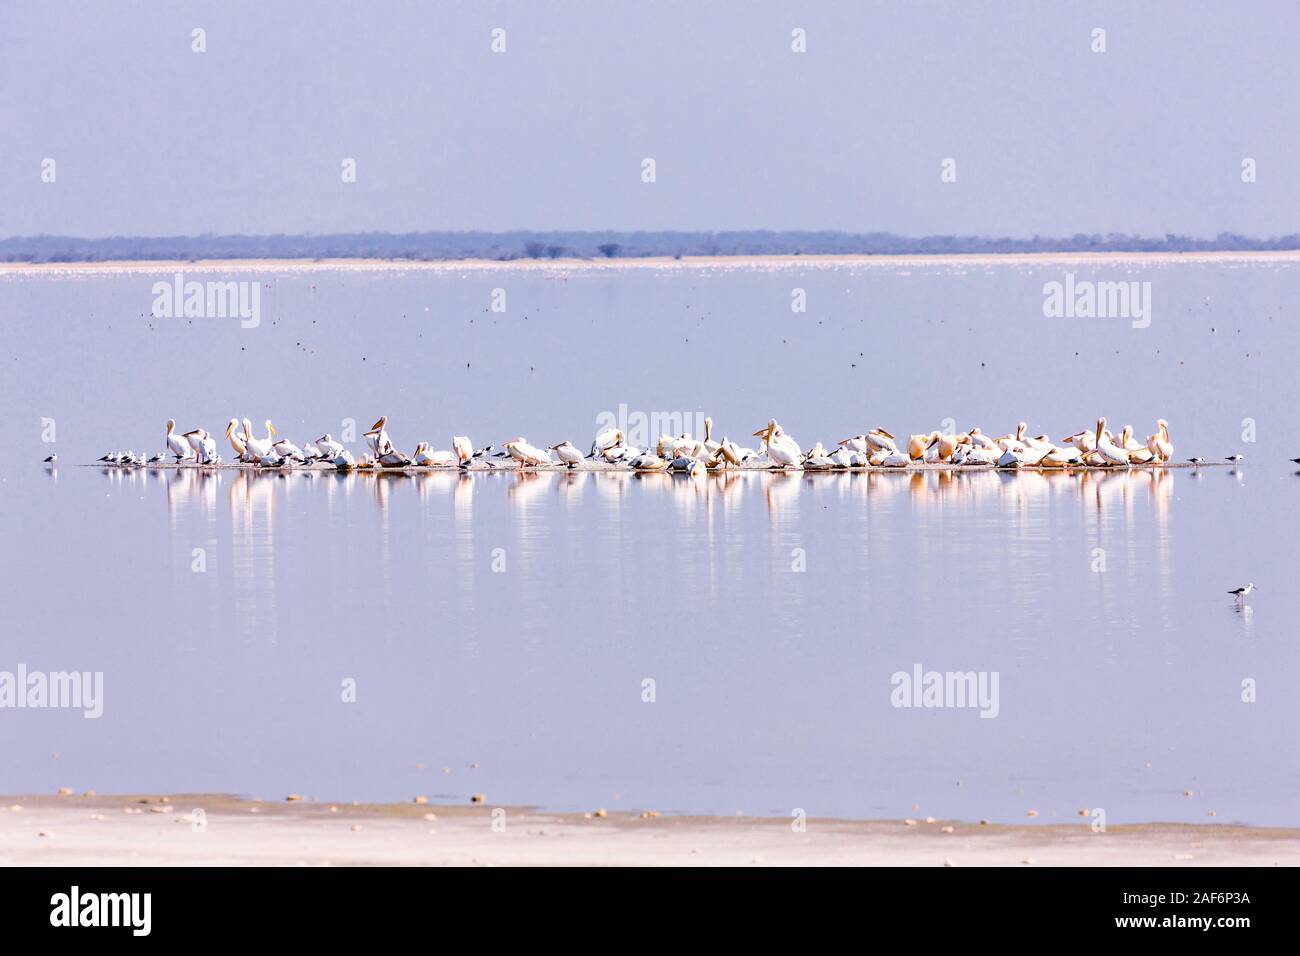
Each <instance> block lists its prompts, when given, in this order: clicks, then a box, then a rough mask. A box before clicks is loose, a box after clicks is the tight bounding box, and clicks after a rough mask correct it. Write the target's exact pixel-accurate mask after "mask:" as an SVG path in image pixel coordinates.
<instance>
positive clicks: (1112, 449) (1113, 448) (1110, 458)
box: [1096, 418, 1129, 465]
mask: <svg viewBox="0 0 1300 956" xmlns="http://www.w3.org/2000/svg"><path fill="white" fill-rule="evenodd" d="M1096 441H1097V454H1098V455H1100V456H1101V458H1102V460H1103V461H1104V462H1105V463H1106V464H1108V465H1127V464H1128V463H1129V456H1128V452H1127V451H1126V450H1124V448H1122V447H1121V446H1119V445H1116V444H1115V441H1114V439H1112V438H1111V435H1110V432H1108V431H1106V419H1105V418H1099V419H1097V433H1096Z"/></svg>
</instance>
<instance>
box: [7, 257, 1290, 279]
mask: <svg viewBox="0 0 1300 956" xmlns="http://www.w3.org/2000/svg"><path fill="white" fill-rule="evenodd" d="M1126 262H1128V263H1151V264H1173V263H1180V262H1188V263H1232V262H1239V263H1293V262H1300V250H1276V251H1272V250H1270V251H1257V252H1245V251H1243V252H1228V251H1224V252H1034V253H1007V254H1002V255H989V254H983V253H966V254H954V255H906V254H900V255H880V256H870V255H826V256H816V255H809V256H804V255H799V256H793V255H786V256H683V257H682V258H680V259H676V258H672V257H670V256H647V257H644V258H636V259H436V260H429V261H414V260H410V259H196V260H194V261H180V260H145V259H141V260H126V261H105V262H0V277H5V276H17V277H23V276H28V277H37V276H55V277H57V276H72V275H96V274H102V275H120V274H123V273H141V274H155V273H163V272H173V273H174V272H185V273H201V272H219V273H230V272H280V273H283V272H342V271H346V272H468V271H485V270H487V271H496V270H505V269H512V270H520V271H526V272H542V273H556V272H559V273H570V272H576V271H623V270H629V269H642V270H644V269H650V270H665V269H752V270H775V269H791V268H793V269H801V268H806V269H817V268H843V267H857V266H862V267H870V266H882V267H886V268H908V267H912V266H936V265H953V266H963V267H965V266H996V265H1011V266H1034V265H1056V264H1065V265H1069V264H1078V265H1086V264H1094V265H1105V264H1108V263H1126Z"/></svg>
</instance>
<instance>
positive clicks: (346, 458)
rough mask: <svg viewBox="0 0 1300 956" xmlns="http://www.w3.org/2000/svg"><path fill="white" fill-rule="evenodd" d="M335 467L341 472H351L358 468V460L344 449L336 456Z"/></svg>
mask: <svg viewBox="0 0 1300 956" xmlns="http://www.w3.org/2000/svg"><path fill="white" fill-rule="evenodd" d="M334 467H335V468H337V469H338V470H339V471H351V470H352V469H353V468H355V467H357V460H356V459H355V458H353V457H352V452H350V451H348V450H347V449H346V448H342V449H341V450H340V451H339V453H338V454H337V455H335V456H334Z"/></svg>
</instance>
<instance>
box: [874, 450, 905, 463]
mask: <svg viewBox="0 0 1300 956" xmlns="http://www.w3.org/2000/svg"><path fill="white" fill-rule="evenodd" d="M880 451H881V454H882V455H883V456H884V457H883V458H881V459H880V460H879V461H877V462H875V464H877V465H879V466H880V467H881V468H906V467H907V465H908V464H909V462H910V461H911V459H910V458H908V457H907V455H904V454H903V453H902V452H901V451H899V450H898V449H897V448H888V449H886V448H882V449H881V450H880Z"/></svg>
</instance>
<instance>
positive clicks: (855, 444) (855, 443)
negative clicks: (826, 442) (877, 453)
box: [839, 435, 870, 455]
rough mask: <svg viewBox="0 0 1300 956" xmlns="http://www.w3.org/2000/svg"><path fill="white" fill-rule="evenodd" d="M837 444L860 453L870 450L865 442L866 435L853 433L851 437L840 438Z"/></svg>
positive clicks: (863, 453)
mask: <svg viewBox="0 0 1300 956" xmlns="http://www.w3.org/2000/svg"><path fill="white" fill-rule="evenodd" d="M839 446H840V447H841V448H847V449H848V450H849V451H856V452H858V453H859V454H862V455H865V454H867V453H868V451H869V450H870V446H869V445H868V444H867V436H866V435H854V436H853V437H852V438H842V439H840V441H839Z"/></svg>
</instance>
